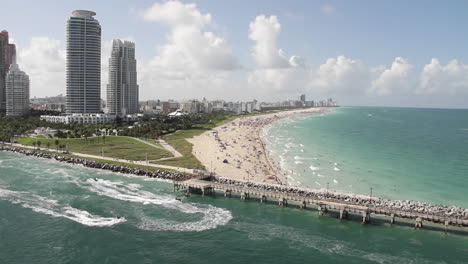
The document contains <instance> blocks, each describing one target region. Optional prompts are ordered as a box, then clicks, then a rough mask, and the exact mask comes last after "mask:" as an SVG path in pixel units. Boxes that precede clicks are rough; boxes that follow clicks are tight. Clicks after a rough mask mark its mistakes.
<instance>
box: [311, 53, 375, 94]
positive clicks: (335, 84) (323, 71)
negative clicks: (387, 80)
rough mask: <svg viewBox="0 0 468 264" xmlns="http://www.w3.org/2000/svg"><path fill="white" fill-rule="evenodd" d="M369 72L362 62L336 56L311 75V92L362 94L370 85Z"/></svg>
mask: <svg viewBox="0 0 468 264" xmlns="http://www.w3.org/2000/svg"><path fill="white" fill-rule="evenodd" d="M371 75H372V74H371V71H370V69H369V68H368V67H367V66H366V65H365V64H364V63H362V62H360V61H357V60H352V59H349V58H346V57H345V56H338V57H336V58H329V59H327V61H326V62H325V63H324V64H322V65H320V67H319V68H318V69H317V71H316V72H314V73H313V77H312V81H311V83H310V89H311V91H316V92H319V93H329V92H340V93H345V94H349V93H362V91H364V90H365V89H367V88H368V87H369V85H370V81H371Z"/></svg>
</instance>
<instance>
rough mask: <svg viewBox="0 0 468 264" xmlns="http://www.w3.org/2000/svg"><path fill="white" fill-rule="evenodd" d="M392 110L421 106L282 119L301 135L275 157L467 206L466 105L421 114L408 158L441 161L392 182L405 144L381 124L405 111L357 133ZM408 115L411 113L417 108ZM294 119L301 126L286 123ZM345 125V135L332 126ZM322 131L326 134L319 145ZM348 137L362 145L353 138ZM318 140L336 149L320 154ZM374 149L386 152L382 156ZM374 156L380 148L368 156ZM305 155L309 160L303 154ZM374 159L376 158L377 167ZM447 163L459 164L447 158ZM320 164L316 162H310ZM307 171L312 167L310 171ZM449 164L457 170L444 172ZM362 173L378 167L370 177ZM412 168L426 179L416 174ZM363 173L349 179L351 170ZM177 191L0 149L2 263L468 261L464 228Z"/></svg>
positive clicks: (383, 189) (284, 129)
mask: <svg viewBox="0 0 468 264" xmlns="http://www.w3.org/2000/svg"><path fill="white" fill-rule="evenodd" d="M392 111H409V112H411V111H416V112H415V114H418V112H417V111H418V110H400V109H382V108H366V109H364V108H362V109H361V108H348V109H344V108H343V109H336V110H335V111H333V112H330V113H328V114H325V115H323V116H315V117H312V116H301V117H294V118H291V119H287V120H282V121H280V122H278V123H275V124H274V125H273V126H274V127H275V128H277V129H274V130H270V131H269V132H268V137H271V136H272V134H273V132H274V133H278V135H277V136H281V137H283V136H284V140H288V138H291V140H289V141H287V143H285V144H289V143H291V144H292V145H291V146H290V149H291V151H290V152H288V153H283V150H284V148H283V147H284V145H285V144H283V145H282V146H281V147H279V143H283V142H277V143H274V144H273V143H271V144H270V145H269V146H270V148H271V149H272V150H273V151H275V148H276V150H277V152H274V153H273V155H276V157H277V158H278V159H279V155H282V156H283V159H285V161H284V164H283V165H285V166H290V167H288V168H289V169H290V170H293V171H294V172H296V174H293V175H292V179H291V181H292V182H291V183H295V184H298V181H300V182H301V183H302V184H304V185H311V186H313V185H314V184H316V183H315V181H317V182H318V183H320V184H322V185H323V184H324V183H325V181H329V179H331V182H333V179H335V180H336V181H337V182H338V183H336V184H335V185H332V184H330V189H331V188H333V189H336V190H342V191H356V192H363V193H366V189H367V187H362V188H361V187H359V188H358V186H359V184H358V183H361V182H365V183H370V184H371V185H373V186H374V185H375V189H374V192H375V193H376V195H381V196H388V197H397V198H399V197H400V196H405V197H407V198H413V197H414V198H418V199H425V200H428V201H433V202H443V203H450V204H451V203H453V204H459V205H465V206H466V204H467V201H466V199H467V198H466V197H465V196H466V195H465V196H464V195H463V190H464V189H465V190H466V187H467V185H466V184H467V182H466V177H463V174H462V173H461V172H458V173H457V169H462V168H466V152H464V151H466V148H464V147H463V145H462V142H465V143H466V134H464V133H468V131H465V130H464V128H468V125H466V122H465V123H463V118H462V115H463V114H465V116H466V114H467V112H466V111H465V112H463V111H461V112H457V111H454V112H450V111H451V110H446V111H449V112H445V113H448V115H449V116H450V118H449V119H448V120H445V119H444V120H445V122H441V121H439V122H438V124H437V126H438V127H441V129H440V130H437V131H438V132H437V133H436V132H435V131H434V126H436V125H434V126H429V125H428V126H427V127H426V128H427V129H423V128H421V127H420V126H417V125H416V124H414V123H413V129H416V127H419V128H420V131H421V132H424V131H425V132H424V133H426V134H422V135H420V136H419V137H417V136H414V138H413V140H409V139H407V140H406V141H405V142H402V146H404V145H408V144H409V142H411V144H412V145H410V146H408V147H407V148H406V149H407V151H408V153H406V152H403V153H401V154H400V155H399V158H400V159H401V160H406V158H408V157H410V158H409V159H411V157H414V156H415V155H416V154H417V155H418V156H423V154H424V153H426V154H424V155H426V156H425V158H423V157H421V158H418V159H416V160H413V162H411V161H408V162H405V163H403V164H405V165H408V166H410V167H411V171H412V172H417V171H419V169H418V168H425V166H423V164H421V162H422V161H421V160H425V159H427V158H428V156H427V155H433V154H430V153H433V152H437V151H442V150H444V152H443V153H440V156H442V158H438V159H437V161H434V160H433V161H432V163H431V162H428V163H427V164H426V163H424V164H426V165H427V166H428V167H427V168H425V169H424V171H423V172H420V174H415V173H409V172H408V173H407V174H405V175H403V176H398V177H397V176H394V177H393V178H391V180H389V179H387V178H388V175H395V173H394V172H398V171H404V169H402V168H401V167H398V166H396V164H400V163H397V161H396V157H394V158H393V160H392V161H391V162H389V163H388V164H392V166H387V167H386V166H384V162H383V161H380V160H379V159H380V158H381V157H383V158H385V159H386V158H388V156H391V155H389V153H391V152H392V151H395V150H396V149H398V148H397V146H394V148H393V149H392V148H390V149H389V147H388V146H391V145H392V144H391V143H390V142H391V141H392V140H395V138H398V137H397V136H396V135H395V138H390V139H388V138H386V139H384V138H385V137H386V136H388V135H390V134H391V133H390V131H388V129H389V128H387V129H383V127H382V123H385V122H387V121H385V120H388V122H392V124H389V127H394V126H398V125H397V124H398V122H397V121H398V120H399V119H398V118H396V117H395V115H391V116H386V117H385V116H381V117H380V118H381V119H382V121H379V122H381V124H380V125H377V126H375V127H374V129H376V130H375V131H374V133H372V132H371V131H368V134H364V135H366V137H367V138H361V139H360V138H359V136H357V134H359V133H360V132H359V131H361V133H362V130H366V131H367V130H369V129H370V128H369V127H366V126H365V124H367V122H374V121H375V120H374V119H377V118H379V115H380V114H383V113H391V112H392ZM420 111H435V112H433V113H430V114H429V115H430V116H432V118H434V117H437V115H438V114H440V115H441V116H442V115H443V113H444V112H443V111H444V110H420ZM438 111H442V113H441V112H438ZM369 113H371V114H372V116H368V114H369ZM361 114H362V115H364V117H363V120H362V121H361V123H360V124H359V122H358V121H356V120H359V118H358V116H359V115H361ZM395 114H396V113H395ZM419 114H420V116H418V117H414V120H419V121H422V122H423V123H424V119H423V118H422V117H421V116H422V115H423V114H422V113H419ZM400 115H401V116H400V117H404V118H409V114H408V112H406V114H402V113H401V114H400ZM346 116H348V118H352V117H353V116H354V117H355V118H356V119H355V122H349V123H346V122H345V121H343V119H346ZM369 119H370V120H369ZM428 119H430V118H428ZM460 119H461V120H462V121H460ZM327 120H329V121H327ZM465 120H466V119H465ZM288 122H291V123H290V124H289V125H288V126H285V124H287V123H288ZM403 122H406V121H403ZM414 122H416V121H414ZM334 123H335V125H333V124H334ZM349 126H354V128H351V127H349ZM301 127H302V128H301ZM346 127H349V130H348V128H346ZM442 127H444V128H445V130H444V129H442ZM335 128H340V129H339V130H340V131H341V132H337V134H334V133H333V132H332V131H334V130H335ZM449 128H451V129H449ZM306 129H310V132H309V133H310V134H308V135H306V137H307V140H306V139H304V134H302V136H301V134H300V131H303V132H304V133H305V130H306ZM408 129H410V127H408ZM327 130H328V132H327ZM346 130H348V132H349V135H351V137H350V139H349V140H346V139H345V138H344V136H343V133H344V132H343V131H346ZM428 130H430V131H432V132H431V133H429V132H428ZM312 131H313V133H312ZM318 131H320V133H319V132H318ZM381 131H384V132H385V131H386V132H387V134H381V133H383V132H381ZM448 131H452V132H448ZM442 132H444V133H448V134H446V136H445V137H444V138H446V140H444V141H442V142H440V141H434V138H433V140H430V141H431V142H432V144H431V148H430V149H421V150H419V151H415V152H412V150H411V149H412V148H415V147H416V146H418V144H417V143H416V141H417V140H422V139H424V138H425V137H426V136H425V135H432V136H433V135H440V133H442ZM282 133H284V135H282ZM294 133H298V134H294ZM402 134H404V133H402ZM314 138H315V139H319V140H320V141H319V142H321V143H320V144H318V143H315V142H316V141H315V140H313V139H314ZM377 138H380V139H381V141H385V142H386V143H385V144H383V145H379V146H374V144H371V143H368V145H367V146H368V147H369V149H367V148H362V149H361V150H360V151H362V154H361V152H358V151H357V150H356V149H355V150H354V151H355V152H356V155H350V154H349V153H351V152H352V150H351V148H355V145H360V146H361V147H364V146H366V145H365V143H364V142H366V141H368V140H371V139H375V140H377ZM272 139H273V138H270V139H269V140H270V141H271V140H272ZM338 139H339V140H338ZM455 139H457V140H458V141H457V142H458V143H459V144H453V145H449V146H448V145H447V144H449V143H450V142H452V141H453V142H454V143H455V141H456V140H455ZM425 140H426V139H425ZM462 140H465V141H462ZM347 141H351V142H353V144H351V145H345V143H346V142H347ZM340 142H342V143H340ZM300 144H302V145H303V146H304V148H303V150H304V152H301V148H300V147H301V145H300ZM296 145H297V146H299V147H297V150H296V147H295V146H296ZM285 148H287V147H285ZM315 148H317V150H314V149H315ZM319 148H323V149H327V151H328V152H323V154H321V155H323V156H319V155H318V154H319V152H320V151H319ZM447 148H450V150H451V151H448V150H446V149H447ZM372 150H378V153H377V152H376V153H375V154H372ZM296 151H297V153H296ZM314 151H316V152H314ZM348 151H349V152H348ZM299 153H302V154H299ZM326 153H329V154H326ZM365 153H369V154H370V156H368V157H367V158H364V154H365ZM379 153H380V154H379ZM403 154H404V155H403ZM449 155H450V156H449ZM296 156H298V157H300V158H295V157H296ZM448 156H449V157H448ZM463 157H464V158H465V162H463ZM310 158H311V160H309V159H310ZM314 158H319V159H317V160H315V159H314ZM322 159H323V160H325V161H322ZM361 159H362V160H361ZM298 160H300V161H303V163H298V164H296V163H294V161H298ZM327 160H330V161H332V163H329V164H331V165H333V166H330V165H328V163H326V162H327ZM372 160H375V162H376V163H377V164H376V165H372V166H371V165H369V164H372V163H373V162H372ZM289 161H293V162H292V163H291V164H290V163H289ZM306 161H307V162H310V163H306ZM448 161H450V162H451V163H450V164H445V163H446V162H448ZM335 162H336V163H337V165H334V163H335ZM358 163H359V164H358ZM441 164H442V165H441ZM312 165H313V166H315V167H317V168H318V169H316V170H314V171H312V170H311V169H310V166H312ZM364 165H366V166H364ZM335 167H336V168H337V169H339V171H335V170H334V168H335ZM304 168H308V169H309V171H306V172H308V173H305V172H304ZM301 169H302V171H301ZM449 169H450V171H451V173H450V175H453V177H456V178H455V179H454V178H451V177H449V176H444V177H441V176H439V177H436V176H434V175H438V174H440V173H442V172H448V170H449ZM360 170H362V171H372V173H371V172H369V173H368V174H364V175H363V176H361V173H360ZM327 171H328V172H330V173H327ZM380 171H381V172H380ZM426 171H429V172H432V174H428V173H426ZM299 172H301V173H299ZM312 172H316V173H318V172H320V173H321V175H322V173H323V175H324V177H323V178H324V180H321V179H318V180H317V179H315V178H313V176H312V175H314V174H312ZM332 172H336V175H333V174H331V173H332ZM379 172H380V173H379ZM340 173H341V174H340ZM331 175H333V176H331ZM398 175H399V174H398ZM411 175H416V176H417V177H419V179H414V180H413V179H409V178H410V176H411ZM424 175H427V176H424ZM416 176H413V177H416ZM327 177H333V178H327ZM353 177H354V180H353V181H352V180H351V179H349V180H350V181H349V183H348V181H347V180H348V179H347V178H353ZM424 177H430V178H426V179H424ZM94 178H96V179H97V181H96V180H95V179H94ZM309 178H310V179H309ZM318 178H320V177H318ZM399 181H403V183H401V182H399ZM421 181H423V182H426V181H430V183H424V185H423V187H424V188H426V189H427V190H430V192H431V193H432V195H424V193H423V192H422V191H421V190H420V189H421V188H422V187H421V186H420V185H421ZM389 183H393V184H394V185H397V188H398V190H397V191H398V195H396V194H395V193H393V190H392V188H394V187H393V186H391V185H389V186H387V184H389ZM413 183H414V184H415V185H414V186H413ZM325 184H326V183H325ZM349 185H352V187H350V186H349ZM332 186H333V187H332ZM440 188H445V191H442V190H440ZM175 195H176V194H175V193H173V192H172V185H171V184H170V183H167V182H158V181H154V180H149V179H147V178H142V177H133V176H127V175H123V174H115V173H110V172H106V171H100V170H94V169H89V168H84V167H81V166H76V165H68V164H63V163H59V162H55V161H51V160H44V159H37V158H32V157H26V156H23V155H19V154H13V153H6V152H0V263H2V264H3V263H8V264H9V263H220V262H222V263H270V264H273V263H467V260H468V237H467V236H466V233H465V235H463V234H454V233H449V234H448V235H444V234H443V233H442V232H435V231H428V230H421V231H419V230H414V229H412V228H411V227H409V226H392V227H391V226H390V225H389V224H387V223H383V222H378V221H373V222H372V223H371V224H369V225H361V224H359V221H343V222H340V221H339V219H337V218H336V217H335V216H324V217H319V216H318V214H317V212H316V211H314V210H304V211H301V210H299V209H295V208H278V207H277V206H275V205H274V204H268V205H263V206H262V205H259V203H258V201H250V202H240V201H239V200H238V199H225V198H222V197H220V196H218V197H215V198H213V197H199V196H192V197H190V198H186V199H184V200H183V201H182V202H179V201H177V200H175ZM117 216H120V217H121V218H120V219H118V218H117Z"/></svg>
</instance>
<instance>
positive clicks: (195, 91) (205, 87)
mask: <svg viewBox="0 0 468 264" xmlns="http://www.w3.org/2000/svg"><path fill="white" fill-rule="evenodd" d="M142 17H143V19H145V20H146V21H155V22H161V23H166V24H168V25H169V30H170V32H169V34H168V35H167V42H166V43H165V44H164V45H161V46H158V47H157V55H156V56H155V57H153V58H151V59H149V60H145V61H142V62H140V63H139V67H138V70H139V73H138V74H139V82H140V87H142V89H145V91H143V90H142V96H143V97H150V96H151V97H155V96H163V97H169V96H171V95H172V96H174V95H177V94H180V95H183V96H184V97H191V96H193V97H195V96H196V97H200V96H204V95H205V93H206V94H208V93H209V92H211V94H215V96H220V95H221V94H223V92H224V91H226V89H229V88H230V87H232V86H234V85H235V83H233V82H232V81H229V75H230V71H233V70H236V69H239V68H240V66H239V64H238V62H237V59H236V57H235V56H234V54H233V53H232V50H231V48H230V47H229V45H228V44H227V42H226V40H225V39H223V38H222V37H219V36H217V35H216V34H215V33H213V32H210V31H208V30H206V28H207V27H209V26H211V25H212V18H211V15H210V14H203V13H201V12H200V11H199V9H198V8H197V6H196V5H195V4H183V3H181V2H179V1H169V2H164V3H156V4H153V5H152V6H151V7H150V8H148V9H146V10H144V11H143V12H142ZM156 89H157V92H158V94H156ZM176 89H177V90H176ZM175 91H179V93H175Z"/></svg>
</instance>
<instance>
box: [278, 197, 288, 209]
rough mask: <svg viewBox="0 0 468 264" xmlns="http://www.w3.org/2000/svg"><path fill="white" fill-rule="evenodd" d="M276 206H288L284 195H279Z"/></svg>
mask: <svg viewBox="0 0 468 264" xmlns="http://www.w3.org/2000/svg"><path fill="white" fill-rule="evenodd" d="M278 206H279V207H286V206H288V200H286V199H285V198H284V197H281V198H279V199H278Z"/></svg>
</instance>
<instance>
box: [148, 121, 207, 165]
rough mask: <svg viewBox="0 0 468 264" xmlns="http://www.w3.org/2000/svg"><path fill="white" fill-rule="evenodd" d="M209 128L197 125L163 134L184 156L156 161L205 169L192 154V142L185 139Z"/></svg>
mask: <svg viewBox="0 0 468 264" xmlns="http://www.w3.org/2000/svg"><path fill="white" fill-rule="evenodd" d="M207 130H209V129H208V128H204V127H197V128H192V129H187V130H179V131H177V132H175V133H172V134H169V135H165V136H163V139H164V140H165V141H166V142H167V143H169V145H171V146H172V147H174V148H175V149H176V150H177V151H179V152H180V154H182V155H183V156H182V157H180V158H174V159H169V160H161V161H156V162H155V163H157V164H164V165H171V166H178V167H184V168H189V169H205V167H204V166H203V165H202V164H201V162H200V161H199V160H198V159H197V158H195V156H194V155H193V154H192V146H193V145H192V143H189V142H188V141H187V140H185V139H186V138H191V137H194V136H198V135H200V134H201V133H203V132H205V131H207Z"/></svg>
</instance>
